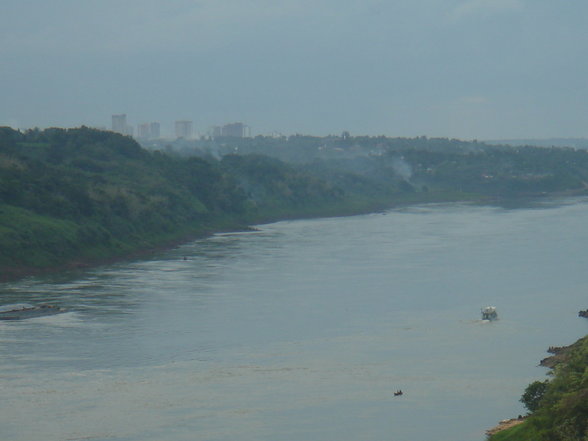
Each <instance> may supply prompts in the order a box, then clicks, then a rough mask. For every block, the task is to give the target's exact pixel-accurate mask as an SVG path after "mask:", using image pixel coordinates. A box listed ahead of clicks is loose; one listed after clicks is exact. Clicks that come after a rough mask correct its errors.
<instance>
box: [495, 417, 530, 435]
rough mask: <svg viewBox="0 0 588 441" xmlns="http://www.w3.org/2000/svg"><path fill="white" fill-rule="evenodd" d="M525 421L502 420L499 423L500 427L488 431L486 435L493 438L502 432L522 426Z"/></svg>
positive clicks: (521, 419)
mask: <svg viewBox="0 0 588 441" xmlns="http://www.w3.org/2000/svg"><path fill="white" fill-rule="evenodd" d="M524 421H525V418H524V417H519V418H511V419H510V420H502V421H501V422H500V423H498V426H496V427H493V428H492V429H488V430H486V435H487V436H492V435H494V434H496V433H498V432H500V431H502V430H505V429H510V428H511V427H514V426H518V425H519V424H522V423H523V422H524Z"/></svg>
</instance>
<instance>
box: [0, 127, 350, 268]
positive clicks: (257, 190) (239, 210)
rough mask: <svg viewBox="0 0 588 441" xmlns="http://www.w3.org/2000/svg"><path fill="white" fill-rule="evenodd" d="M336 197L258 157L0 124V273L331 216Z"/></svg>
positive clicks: (301, 174) (330, 189)
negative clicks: (172, 149)
mask: <svg viewBox="0 0 588 441" xmlns="http://www.w3.org/2000/svg"><path fill="white" fill-rule="evenodd" d="M344 200H345V195H344V192H343V190H341V189H340V188H336V187H334V186H332V185H331V184H329V183H328V182H326V181H325V180H323V179H320V178H319V177H317V176H315V175H313V174H311V173H309V172H307V171H304V170H300V169H299V168H296V167H294V166H291V165H287V164H284V163H282V162H280V161H277V160H275V159H271V158H267V157H263V156H251V155H249V156H236V155H229V156H225V157H224V158H223V159H222V160H214V159H210V158H209V159H207V160H205V159H202V158H198V157H191V158H178V157H175V156H173V155H168V154H163V153H161V152H158V151H147V150H145V149H143V148H141V147H140V146H139V145H138V144H137V143H136V142H135V141H134V140H133V139H131V138H129V137H125V136H121V135H118V134H115V133H112V132H106V131H99V130H94V129H89V128H86V127H82V128H77V129H59V128H52V129H46V130H42V131H41V130H29V131H26V132H20V131H15V130H12V129H10V128H0V278H6V277H8V275H9V274H10V273H11V272H18V271H19V269H22V268H42V267H51V266H60V265H63V264H65V263H68V262H72V261H78V262H81V263H83V262H85V261H89V260H90V261H91V260H101V259H106V258H109V257H113V256H117V255H126V254H128V253H131V252H133V251H136V250H140V249H145V248H149V247H153V246H157V245H160V244H162V243H165V242H166V241H172V240H177V239H181V238H182V237H187V236H190V235H200V234H203V233H206V232H209V231H218V230H221V229H229V228H230V229H235V228H242V227H244V226H246V225H248V224H250V223H252V222H259V221H261V220H265V219H275V218H279V217H284V216H301V215H320V214H326V213H330V214H336V213H337V210H343V209H344V208H345V207H344V205H345V204H344ZM330 210H331V211H330Z"/></svg>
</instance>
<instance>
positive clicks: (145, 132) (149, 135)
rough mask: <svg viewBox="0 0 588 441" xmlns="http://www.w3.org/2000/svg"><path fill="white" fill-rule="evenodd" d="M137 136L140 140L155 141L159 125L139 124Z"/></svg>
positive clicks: (152, 123)
mask: <svg viewBox="0 0 588 441" xmlns="http://www.w3.org/2000/svg"><path fill="white" fill-rule="evenodd" d="M137 136H138V137H139V138H140V139H157V138H159V123H158V122H151V123H143V124H139V127H138V133H137Z"/></svg>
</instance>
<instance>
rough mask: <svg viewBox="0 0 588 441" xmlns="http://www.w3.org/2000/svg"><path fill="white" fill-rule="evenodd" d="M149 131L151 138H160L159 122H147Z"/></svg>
mask: <svg viewBox="0 0 588 441" xmlns="http://www.w3.org/2000/svg"><path fill="white" fill-rule="evenodd" d="M149 132H150V134H151V138H155V139H158V138H161V135H160V134H159V133H160V131H159V123H158V122H152V123H149Z"/></svg>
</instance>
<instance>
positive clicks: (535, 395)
mask: <svg viewBox="0 0 588 441" xmlns="http://www.w3.org/2000/svg"><path fill="white" fill-rule="evenodd" d="M547 385H548V381H547V380H545V381H534V382H533V383H531V384H529V385H528V386H527V388H526V389H525V392H524V393H523V395H522V397H521V400H520V401H521V403H523V404H524V405H525V407H526V408H527V410H529V411H530V412H535V411H536V410H537V409H538V408H539V405H540V403H541V399H542V398H543V395H544V394H545V391H546V390H547Z"/></svg>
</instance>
